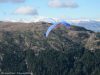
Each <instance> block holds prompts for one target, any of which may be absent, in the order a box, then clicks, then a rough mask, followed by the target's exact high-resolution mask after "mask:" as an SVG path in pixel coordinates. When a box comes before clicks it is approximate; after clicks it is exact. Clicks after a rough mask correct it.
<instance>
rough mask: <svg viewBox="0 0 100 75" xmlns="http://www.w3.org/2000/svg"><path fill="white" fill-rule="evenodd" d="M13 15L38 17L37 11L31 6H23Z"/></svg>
mask: <svg viewBox="0 0 100 75" xmlns="http://www.w3.org/2000/svg"><path fill="white" fill-rule="evenodd" d="M14 13H15V14H22V15H38V11H37V9H35V8H32V7H31V6H23V7H19V8H17V9H16V10H15V12H14Z"/></svg>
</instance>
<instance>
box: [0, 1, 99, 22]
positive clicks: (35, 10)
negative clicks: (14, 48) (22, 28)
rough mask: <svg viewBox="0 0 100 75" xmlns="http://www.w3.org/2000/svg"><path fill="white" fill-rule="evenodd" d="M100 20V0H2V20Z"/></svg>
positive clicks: (0, 17)
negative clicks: (45, 18) (46, 18)
mask: <svg viewBox="0 0 100 75" xmlns="http://www.w3.org/2000/svg"><path fill="white" fill-rule="evenodd" d="M43 17H48V18H66V19H91V20H93V19H97V20H100V0H0V20H1V21H2V20H23V19H25V20H34V19H37V18H43Z"/></svg>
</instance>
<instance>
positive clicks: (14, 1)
mask: <svg viewBox="0 0 100 75" xmlns="http://www.w3.org/2000/svg"><path fill="white" fill-rule="evenodd" d="M24 1H25V0H0V3H6V2H12V3H23V2H24Z"/></svg>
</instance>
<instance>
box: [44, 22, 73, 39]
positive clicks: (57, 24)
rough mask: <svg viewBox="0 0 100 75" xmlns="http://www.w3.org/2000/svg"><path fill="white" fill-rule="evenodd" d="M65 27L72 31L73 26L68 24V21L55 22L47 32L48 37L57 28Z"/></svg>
mask: <svg viewBox="0 0 100 75" xmlns="http://www.w3.org/2000/svg"><path fill="white" fill-rule="evenodd" d="M62 25H64V26H65V27H66V28H67V29H70V27H71V25H70V24H69V23H67V22H66V21H60V22H55V23H53V24H52V25H51V26H50V27H49V28H48V30H47V32H46V37H48V35H49V33H50V32H51V31H52V30H53V29H54V28H56V27H59V26H62Z"/></svg>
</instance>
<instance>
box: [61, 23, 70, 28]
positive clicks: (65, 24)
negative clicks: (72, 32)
mask: <svg viewBox="0 0 100 75" xmlns="http://www.w3.org/2000/svg"><path fill="white" fill-rule="evenodd" d="M61 24H62V25H64V26H65V27H66V28H67V29H70V27H71V25H70V24H69V23H67V22H66V21H62V22H61Z"/></svg>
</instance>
